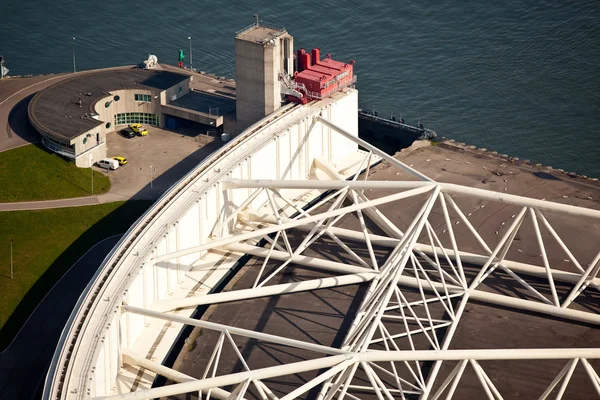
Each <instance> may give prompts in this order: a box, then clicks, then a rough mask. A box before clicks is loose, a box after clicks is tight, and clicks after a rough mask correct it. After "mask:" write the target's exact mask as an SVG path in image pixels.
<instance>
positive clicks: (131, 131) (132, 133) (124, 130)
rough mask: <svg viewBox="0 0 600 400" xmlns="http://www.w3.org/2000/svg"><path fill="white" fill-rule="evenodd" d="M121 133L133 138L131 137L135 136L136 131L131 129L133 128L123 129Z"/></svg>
mask: <svg viewBox="0 0 600 400" xmlns="http://www.w3.org/2000/svg"><path fill="white" fill-rule="evenodd" d="M119 134H120V135H121V136H123V137H124V138H127V139H131V138H133V137H135V133H134V132H133V129H131V128H124V129H121V130H120V131H119Z"/></svg>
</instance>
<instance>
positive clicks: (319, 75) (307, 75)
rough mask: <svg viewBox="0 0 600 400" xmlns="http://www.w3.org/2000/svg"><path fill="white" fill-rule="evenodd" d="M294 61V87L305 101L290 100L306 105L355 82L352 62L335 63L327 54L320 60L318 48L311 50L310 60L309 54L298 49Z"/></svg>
mask: <svg viewBox="0 0 600 400" xmlns="http://www.w3.org/2000/svg"><path fill="white" fill-rule="evenodd" d="M296 60H297V63H298V71H297V72H296V73H295V75H294V81H295V87H296V90H298V91H299V92H300V93H302V94H303V95H304V97H305V99H299V98H297V97H294V96H289V98H290V100H293V101H296V102H301V103H306V102H307V101H310V100H315V99H322V98H324V97H327V96H329V95H331V94H332V93H334V92H336V91H338V90H340V89H341V88H343V87H346V86H349V85H351V84H352V83H354V82H355V77H354V74H353V65H354V61H352V62H350V63H343V62H339V61H335V60H332V59H331V56H330V55H329V54H327V56H326V58H324V59H323V60H321V51H320V50H319V49H318V48H315V49H313V50H312V60H311V54H309V53H307V52H306V50H304V49H299V50H298V57H297V58H296Z"/></svg>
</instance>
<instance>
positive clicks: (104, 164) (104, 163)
mask: <svg viewBox="0 0 600 400" xmlns="http://www.w3.org/2000/svg"><path fill="white" fill-rule="evenodd" d="M98 166H99V167H100V168H106V169H117V168H119V162H118V161H117V160H113V159H112V158H103V159H102V160H100V161H98Z"/></svg>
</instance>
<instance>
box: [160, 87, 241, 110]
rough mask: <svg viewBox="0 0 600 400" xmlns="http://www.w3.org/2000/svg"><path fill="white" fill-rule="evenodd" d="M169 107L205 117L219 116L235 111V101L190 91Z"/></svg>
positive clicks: (229, 98)
mask: <svg viewBox="0 0 600 400" xmlns="http://www.w3.org/2000/svg"><path fill="white" fill-rule="evenodd" d="M169 105H172V106H175V107H182V108H186V109H188V110H193V111H198V112H201V113H204V114H207V115H212V116H221V115H226V114H229V113H230V112H231V111H233V110H235V99H233V98H231V97H225V96H219V95H216V94H213V93H207V92H200V91H197V90H191V91H189V92H188V93H186V94H184V95H183V96H181V97H179V98H177V100H175V101H172V102H170V103H169Z"/></svg>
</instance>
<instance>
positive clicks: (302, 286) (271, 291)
mask: <svg viewBox="0 0 600 400" xmlns="http://www.w3.org/2000/svg"><path fill="white" fill-rule="evenodd" d="M238 246H239V245H238ZM243 246H245V245H243ZM307 258H308V257H307ZM319 261H323V260H319ZM376 275H377V273H376V272H374V271H373V272H361V273H357V274H353V275H341V276H335V277H329V278H320V279H311V280H308V281H302V282H292V283H282V284H280V285H272V286H263V287H261V288H253V289H242V290H232V291H230V292H223V293H214V294H207V295H204V296H194V297H185V298H180V299H168V300H158V301H156V302H154V303H152V306H151V307H150V309H151V310H153V311H158V312H166V311H171V310H174V309H176V308H182V307H197V306H200V305H205V304H218V303H227V302H230V301H238V300H248V299H255V298H258V297H265V296H279V295H283V294H290V293H297V292H304V291H307V290H318V289H325V288H330V287H337V286H345V285H354V284H358V283H363V282H369V281H371V280H372V279H373V278H374V277H375V276H376Z"/></svg>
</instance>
